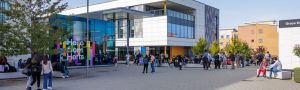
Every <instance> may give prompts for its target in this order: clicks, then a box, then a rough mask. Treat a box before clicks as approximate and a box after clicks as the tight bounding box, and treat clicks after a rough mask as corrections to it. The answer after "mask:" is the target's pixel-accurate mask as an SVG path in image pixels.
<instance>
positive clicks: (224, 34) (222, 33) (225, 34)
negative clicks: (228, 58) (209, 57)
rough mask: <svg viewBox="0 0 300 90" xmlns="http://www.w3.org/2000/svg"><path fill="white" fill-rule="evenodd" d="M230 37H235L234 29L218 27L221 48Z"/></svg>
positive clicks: (229, 41) (229, 40)
mask: <svg viewBox="0 0 300 90" xmlns="http://www.w3.org/2000/svg"><path fill="white" fill-rule="evenodd" d="M232 38H237V30H236V29H220V30H219V46H220V48H221V49H223V48H224V47H225V46H226V45H228V44H230V43H231V40H232Z"/></svg>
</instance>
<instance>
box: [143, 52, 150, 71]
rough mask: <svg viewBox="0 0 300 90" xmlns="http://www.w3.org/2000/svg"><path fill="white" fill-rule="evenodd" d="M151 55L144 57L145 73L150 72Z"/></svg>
mask: <svg viewBox="0 0 300 90" xmlns="http://www.w3.org/2000/svg"><path fill="white" fill-rule="evenodd" d="M148 63H149V55H146V56H145V57H144V59H143V64H144V69H143V73H148Z"/></svg>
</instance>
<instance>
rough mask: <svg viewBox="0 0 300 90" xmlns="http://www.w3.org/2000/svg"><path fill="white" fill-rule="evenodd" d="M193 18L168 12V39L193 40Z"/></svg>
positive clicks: (171, 11)
mask: <svg viewBox="0 0 300 90" xmlns="http://www.w3.org/2000/svg"><path fill="white" fill-rule="evenodd" d="M193 18H194V16H193V15H190V14H186V13H181V12H177V11H173V10H168V37H177V38H189V39H194V37H195V35H194V32H195V30H194V26H195V25H194V23H195V22H194V21H193V20H194V19H193Z"/></svg>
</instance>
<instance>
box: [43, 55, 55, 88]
mask: <svg viewBox="0 0 300 90" xmlns="http://www.w3.org/2000/svg"><path fill="white" fill-rule="evenodd" d="M42 72H43V76H44V83H43V90H47V89H49V90H52V73H53V68H52V64H51V62H50V60H49V57H48V56H47V55H45V56H44V58H43V62H42Z"/></svg>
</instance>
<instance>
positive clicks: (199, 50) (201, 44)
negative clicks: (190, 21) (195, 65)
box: [192, 38, 207, 55]
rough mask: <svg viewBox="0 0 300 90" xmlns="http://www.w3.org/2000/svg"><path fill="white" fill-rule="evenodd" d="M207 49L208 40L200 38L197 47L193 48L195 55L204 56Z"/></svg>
mask: <svg viewBox="0 0 300 90" xmlns="http://www.w3.org/2000/svg"><path fill="white" fill-rule="evenodd" d="M206 47H207V43H206V40H205V39H204V38H199V40H198V42H197V44H196V46H194V47H193V48H192V51H193V53H194V54H195V55H200V54H203V53H204V51H205V49H206Z"/></svg>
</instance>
